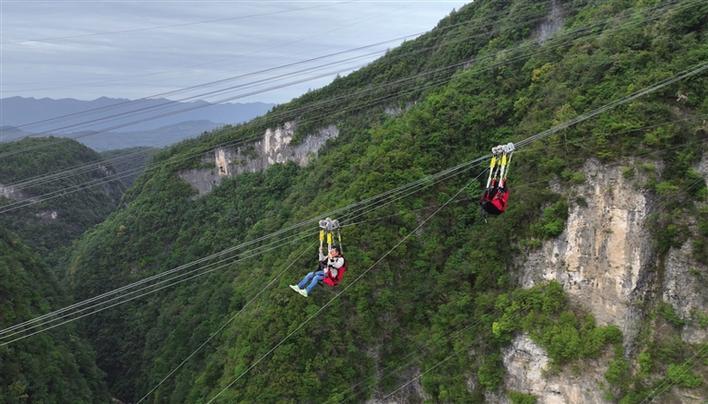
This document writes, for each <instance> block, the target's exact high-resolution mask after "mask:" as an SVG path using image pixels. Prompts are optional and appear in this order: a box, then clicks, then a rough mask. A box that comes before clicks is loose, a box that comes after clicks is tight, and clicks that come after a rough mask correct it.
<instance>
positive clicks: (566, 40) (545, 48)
mask: <svg viewBox="0 0 708 404" xmlns="http://www.w3.org/2000/svg"><path fill="white" fill-rule="evenodd" d="M682 6H685V7H688V6H689V5H687V4H684V5H682ZM630 23H632V22H630ZM633 23H636V22H633ZM625 24H629V23H625ZM596 25H602V24H596ZM615 28H616V29H617V28H619V27H615ZM582 29H586V28H582ZM578 31H580V30H578ZM561 39H562V38H561ZM575 39H577V38H575ZM571 40H574V38H570V39H564V40H563V41H561V43H560V44H559V45H562V44H563V43H564V42H570V41H571ZM549 49H550V47H549V46H546V47H544V49H542V50H541V51H548V50H549ZM532 54H533V53H532ZM522 56H523V55H522ZM517 58H518V57H517ZM510 61H511V60H505V61H504V62H503V63H500V64H504V63H509V62H510ZM465 63H466V62H465ZM490 67H491V66H488V67H486V68H490ZM441 69H444V68H441ZM441 69H433V71H428V72H424V73H431V72H434V71H435V70H441ZM419 75H422V73H419V74H416V75H414V76H413V77H416V76H419ZM399 81H401V80H399ZM335 98H336V97H335ZM287 112H288V111H287V110H286V111H284V113H287ZM269 119H272V117H269ZM92 164H97V163H92ZM136 171H137V170H136ZM126 175H128V174H126Z"/></svg>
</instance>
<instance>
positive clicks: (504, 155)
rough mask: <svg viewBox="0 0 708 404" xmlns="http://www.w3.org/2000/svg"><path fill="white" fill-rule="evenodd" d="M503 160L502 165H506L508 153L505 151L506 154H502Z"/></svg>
mask: <svg viewBox="0 0 708 404" xmlns="http://www.w3.org/2000/svg"><path fill="white" fill-rule="evenodd" d="M501 160H502V161H501V166H502V167H506V153H505V154H502V158H501Z"/></svg>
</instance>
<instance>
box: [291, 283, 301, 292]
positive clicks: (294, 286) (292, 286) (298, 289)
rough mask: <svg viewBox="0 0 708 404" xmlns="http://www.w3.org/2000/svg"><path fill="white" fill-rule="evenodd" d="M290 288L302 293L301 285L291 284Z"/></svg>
mask: <svg viewBox="0 0 708 404" xmlns="http://www.w3.org/2000/svg"><path fill="white" fill-rule="evenodd" d="M290 289H292V290H294V291H296V292H297V293H300V287H299V286H297V285H290Z"/></svg>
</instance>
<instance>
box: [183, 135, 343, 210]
mask: <svg viewBox="0 0 708 404" xmlns="http://www.w3.org/2000/svg"><path fill="white" fill-rule="evenodd" d="M295 129H296V123H295V122H292V121H291V122H286V123H284V124H283V125H282V126H279V127H276V128H273V129H267V130H266V132H265V133H264V134H263V139H262V140H258V141H255V142H252V143H248V144H246V145H243V146H234V147H218V148H216V149H214V150H213V151H211V152H209V153H207V154H205V155H204V156H203V157H202V163H203V164H204V166H205V167H208V168H197V169H189V170H183V171H181V172H180V173H179V176H180V178H182V179H184V180H185V181H187V182H188V183H189V184H190V185H191V186H192V187H193V188H194V189H196V190H197V191H198V192H199V195H200V196H202V195H206V194H208V193H209V192H211V191H212V190H213V189H214V187H216V186H218V185H219V184H220V183H221V181H222V180H223V179H224V178H228V177H232V176H236V175H239V174H242V173H247V172H252V173H253V172H260V171H263V170H265V169H266V168H268V167H270V166H272V165H273V164H282V163H286V162H288V161H292V162H295V163H296V164H298V165H300V166H305V165H307V163H308V162H309V161H310V159H312V158H313V157H315V156H317V152H318V150H319V149H320V148H321V147H322V146H324V144H325V143H326V142H327V141H328V140H329V139H333V138H336V137H337V136H338V135H339V130H338V129H337V127H336V126H334V125H331V126H328V127H325V128H322V129H320V130H318V131H317V132H316V133H314V134H311V135H308V136H306V137H305V139H304V140H302V141H301V142H299V143H297V144H293V137H294V135H295Z"/></svg>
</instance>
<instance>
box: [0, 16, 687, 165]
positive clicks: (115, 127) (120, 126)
mask: <svg viewBox="0 0 708 404" xmlns="http://www.w3.org/2000/svg"><path fill="white" fill-rule="evenodd" d="M672 4H673V3H668V4H666V5H662V6H659V7H656V8H657V9H659V8H663V7H668V6H669V5H672ZM689 5H690V4H688V3H687V4H682V5H681V6H677V7H676V8H679V7H688V6H689ZM649 11H652V10H649ZM657 18H658V17H657ZM461 24H462V23H461ZM607 24H608V23H606V22H605V23H598V24H595V26H602V25H607ZM332 74H334V73H332ZM313 79H315V78H311V79H309V80H313ZM309 80H304V81H309ZM298 83H299V82H293V83H289V84H287V85H284V86H276V87H272V88H269V89H266V90H265V91H271V90H273V89H278V88H282V87H285V86H289V85H293V84H298ZM256 93H260V92H256ZM251 95H254V94H253V93H249V94H246V95H240V96H235V97H229V98H225V99H221V100H218V101H216V102H217V103H222V102H228V101H232V100H234V99H238V98H243V97H247V96H251ZM203 107H205V106H204V105H201V106H196V107H191V108H185V109H182V110H178V111H173V112H170V113H163V114H161V115H157V116H155V117H149V118H144V119H141V120H138V121H134V122H130V123H127V124H123V125H117V126H114V127H111V128H107V129H103V130H101V131H98V132H93V133H88V134H83V135H80V136H76V137H70V138H73V139H77V138H81V137H87V136H94V135H97V134H100V133H104V132H106V131H110V130H114V129H118V128H122V127H125V126H130V125H134V124H137V123H141V122H145V121H148V120H153V119H157V118H160V117H164V116H169V115H174V114H177V113H181V112H187V111H191V110H194V109H199V108H203ZM39 136H41V134H40V135H39ZM46 146H48V145H38V146H35V147H46ZM23 151H26V150H23ZM17 152H20V151H17ZM12 154H15V153H12ZM4 155H7V153H5V154H4ZM4 155H3V154H0V157H3V156H4Z"/></svg>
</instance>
